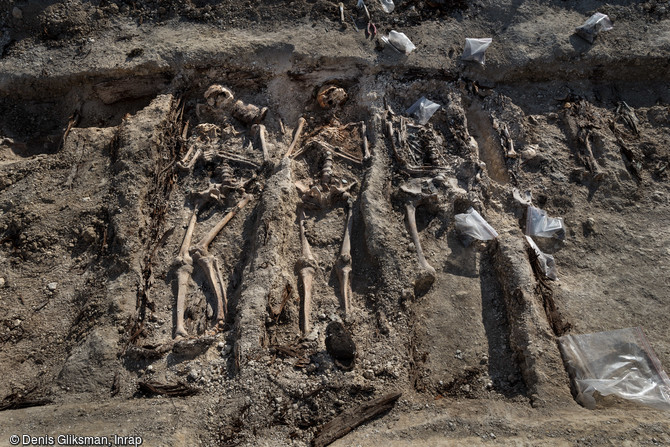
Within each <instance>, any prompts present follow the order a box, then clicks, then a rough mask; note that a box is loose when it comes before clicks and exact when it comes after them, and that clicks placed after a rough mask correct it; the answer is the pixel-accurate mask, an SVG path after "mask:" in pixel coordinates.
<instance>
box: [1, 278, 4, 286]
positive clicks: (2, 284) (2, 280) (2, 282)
mask: <svg viewBox="0 0 670 447" xmlns="http://www.w3.org/2000/svg"><path fill="white" fill-rule="evenodd" d="M0 287H5V278H0Z"/></svg>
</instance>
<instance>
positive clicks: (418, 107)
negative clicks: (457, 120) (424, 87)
mask: <svg viewBox="0 0 670 447" xmlns="http://www.w3.org/2000/svg"><path fill="white" fill-rule="evenodd" d="M440 107H442V106H441V105H439V104H438V103H436V102H433V101H431V100H430V99H427V98H426V97H425V96H422V97H421V99H419V100H418V101H417V102H415V103H414V104H412V106H411V107H410V108H409V109H407V111H406V112H405V113H407V115H410V116H414V117H415V118H416V119H417V121H418V122H419V123H420V124H422V125H423V124H426V123H427V122H428V120H429V119H430V118H431V117H432V116H433V115H434V114H435V112H437V111H438V110H439V109H440Z"/></svg>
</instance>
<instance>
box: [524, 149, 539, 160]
mask: <svg viewBox="0 0 670 447" xmlns="http://www.w3.org/2000/svg"><path fill="white" fill-rule="evenodd" d="M536 156H537V150H535V149H534V148H532V147H529V148H528V149H524V150H523V151H521V159H522V160H530V159H531V158H535V157H536Z"/></svg>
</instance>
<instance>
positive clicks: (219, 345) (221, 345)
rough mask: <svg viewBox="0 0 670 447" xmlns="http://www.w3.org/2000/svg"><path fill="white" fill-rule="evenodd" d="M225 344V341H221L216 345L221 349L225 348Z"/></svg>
mask: <svg viewBox="0 0 670 447" xmlns="http://www.w3.org/2000/svg"><path fill="white" fill-rule="evenodd" d="M224 346H226V344H225V343H224V342H222V341H220V342H219V343H218V344H217V345H216V347H217V348H219V349H223V348H224Z"/></svg>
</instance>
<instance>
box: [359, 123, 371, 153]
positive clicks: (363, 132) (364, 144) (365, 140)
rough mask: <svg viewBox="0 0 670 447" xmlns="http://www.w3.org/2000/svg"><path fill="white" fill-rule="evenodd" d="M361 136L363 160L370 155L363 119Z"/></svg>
mask: <svg viewBox="0 0 670 447" xmlns="http://www.w3.org/2000/svg"><path fill="white" fill-rule="evenodd" d="M361 138H363V160H368V159H369V158H370V157H371V154H370V148H369V147H368V135H367V127H366V126H365V121H361Z"/></svg>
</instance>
